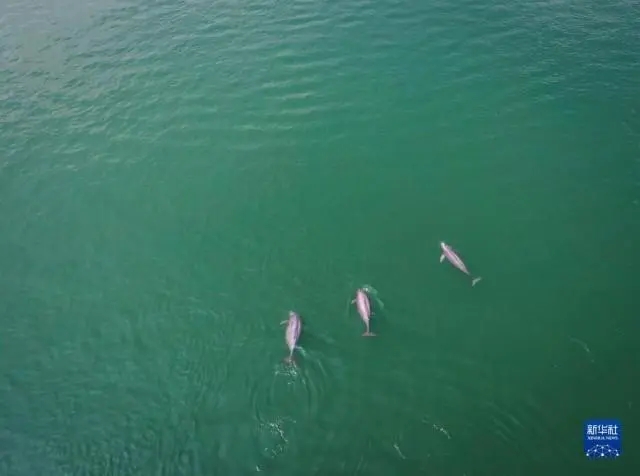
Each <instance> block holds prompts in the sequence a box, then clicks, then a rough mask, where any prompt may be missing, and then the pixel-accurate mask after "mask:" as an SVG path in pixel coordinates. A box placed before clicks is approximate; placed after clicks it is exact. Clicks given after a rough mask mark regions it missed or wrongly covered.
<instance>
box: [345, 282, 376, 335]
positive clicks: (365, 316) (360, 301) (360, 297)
mask: <svg viewBox="0 0 640 476" xmlns="http://www.w3.org/2000/svg"><path fill="white" fill-rule="evenodd" d="M351 304H355V305H356V307H357V309H358V313H359V314H360V317H361V318H362V320H363V321H364V324H365V326H367V329H366V331H365V332H364V334H362V335H363V336H365V337H372V336H375V334H374V333H373V332H371V331H370V330H369V320H370V319H371V305H370V304H369V297H368V296H367V293H366V291H365V290H364V289H362V288H360V289H358V290H357V291H356V298H355V299H354V300H353V301H351Z"/></svg>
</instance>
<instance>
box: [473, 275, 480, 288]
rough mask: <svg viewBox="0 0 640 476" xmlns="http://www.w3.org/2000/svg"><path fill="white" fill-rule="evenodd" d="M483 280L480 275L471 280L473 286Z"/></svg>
mask: <svg viewBox="0 0 640 476" xmlns="http://www.w3.org/2000/svg"><path fill="white" fill-rule="evenodd" d="M481 280H482V278H481V277H479V276H478V277H477V278H473V280H472V281H471V286H475V285H476V283H477V282H478V281H481Z"/></svg>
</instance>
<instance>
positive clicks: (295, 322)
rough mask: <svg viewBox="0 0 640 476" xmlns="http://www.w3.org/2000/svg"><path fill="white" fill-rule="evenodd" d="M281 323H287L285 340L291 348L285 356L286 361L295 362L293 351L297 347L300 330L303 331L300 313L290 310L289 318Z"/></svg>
mask: <svg viewBox="0 0 640 476" xmlns="http://www.w3.org/2000/svg"><path fill="white" fill-rule="evenodd" d="M280 324H287V329H286V330H285V331H284V340H285V342H286V343H287V347H288V348H289V355H288V356H287V357H285V359H284V361H285V362H288V363H293V364H295V361H294V360H293V351H294V350H295V349H296V344H297V343H298V339H299V338H300V332H302V321H301V320H300V316H299V315H298V313H296V312H294V311H289V319H287V320H286V321H282V322H281V323H280Z"/></svg>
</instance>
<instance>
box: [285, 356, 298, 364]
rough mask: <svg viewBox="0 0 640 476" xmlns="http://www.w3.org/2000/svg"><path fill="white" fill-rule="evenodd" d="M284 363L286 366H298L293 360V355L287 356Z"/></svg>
mask: <svg viewBox="0 0 640 476" xmlns="http://www.w3.org/2000/svg"><path fill="white" fill-rule="evenodd" d="M284 362H285V364H289V365H294V366H295V365H296V361H295V360H293V354H290V355H287V356H286V357H285V358H284Z"/></svg>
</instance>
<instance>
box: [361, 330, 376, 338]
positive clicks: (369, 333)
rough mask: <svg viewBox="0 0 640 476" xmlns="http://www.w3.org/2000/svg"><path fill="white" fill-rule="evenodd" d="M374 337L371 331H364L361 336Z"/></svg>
mask: <svg viewBox="0 0 640 476" xmlns="http://www.w3.org/2000/svg"><path fill="white" fill-rule="evenodd" d="M375 336H376V335H375V334H374V333H373V332H371V331H365V333H364V334H362V337H375Z"/></svg>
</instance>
